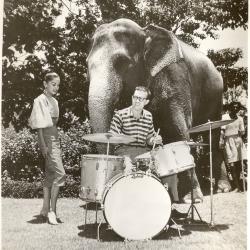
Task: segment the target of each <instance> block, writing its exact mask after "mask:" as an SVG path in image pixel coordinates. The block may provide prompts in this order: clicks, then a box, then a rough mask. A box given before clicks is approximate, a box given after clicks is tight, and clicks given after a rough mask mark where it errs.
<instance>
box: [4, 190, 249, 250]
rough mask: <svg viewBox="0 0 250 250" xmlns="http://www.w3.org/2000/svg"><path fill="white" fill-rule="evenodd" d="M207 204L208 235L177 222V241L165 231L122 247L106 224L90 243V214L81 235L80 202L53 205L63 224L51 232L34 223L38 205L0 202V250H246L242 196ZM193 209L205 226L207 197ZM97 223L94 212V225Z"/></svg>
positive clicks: (38, 201)
mask: <svg viewBox="0 0 250 250" xmlns="http://www.w3.org/2000/svg"><path fill="white" fill-rule="evenodd" d="M213 200H214V222H215V228H214V229H211V228H209V227H208V226H207V225H202V226H192V225H188V224H185V223H184V222H183V221H182V222H181V224H182V225H183V229H184V231H182V238H179V236H178V233H177V231H176V230H174V229H172V228H170V229H169V230H168V231H163V232H162V233H161V234H159V235H158V236H156V237H155V238H154V239H153V240H151V241H129V242H126V243H124V241H123V239H122V238H120V237H119V236H117V235H116V234H115V233H114V232H113V231H112V230H107V225H106V224H104V225H103V226H102V227H101V239H102V241H101V242H98V241H97V240H96V229H95V228H96V227H95V224H94V222H95V211H94V210H90V211H89V213H88V222H87V226H86V229H85V230H83V229H84V227H83V224H84V213H83V212H84V208H83V201H81V200H80V199H59V201H58V210H59V215H60V218H61V219H62V220H63V222H64V223H63V224H60V225H58V226H52V225H49V224H47V223H45V222H43V221H41V219H39V218H37V215H38V213H39V211H40V208H41V204H42V200H41V199H7V198H2V249H11V250H15V249H18V250H20V249H25V250H28V249H84V250H87V249H109V250H110V249H175V250H177V249H185V250H186V249H192V250H196V249H199V250H200V249H226V250H230V249H237V250H240V249H246V248H247V225H246V224H247V216H246V205H247V202H246V194H243V193H225V194H216V195H214V199H213ZM176 207H177V209H178V210H179V211H182V212H187V210H188V208H189V205H187V204H178V205H177V206H176ZM196 207H197V209H198V211H199V213H200V215H201V217H202V219H203V220H204V221H206V222H210V196H205V199H204V202H203V203H202V204H196ZM101 217H102V213H101V212H99V214H98V220H100V219H101ZM130 226H131V227H132V226H133V225H130Z"/></svg>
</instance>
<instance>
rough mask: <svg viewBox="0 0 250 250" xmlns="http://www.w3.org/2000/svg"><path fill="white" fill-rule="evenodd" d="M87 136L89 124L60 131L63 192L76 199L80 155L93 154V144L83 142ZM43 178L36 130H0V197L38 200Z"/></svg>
mask: <svg viewBox="0 0 250 250" xmlns="http://www.w3.org/2000/svg"><path fill="white" fill-rule="evenodd" d="M88 133H90V127H89V124H88V121H86V122H84V123H76V124H74V125H72V127H71V128H70V129H69V130H68V131H66V132H64V131H63V130H62V129H59V135H60V140H61V149H62V159H63V164H64V168H65V171H66V174H67V181H66V185H65V187H64V188H63V189H62V190H63V193H62V196H64V197H78V190H79V184H80V166H79V164H80V159H81V155H82V154H89V153H94V152H96V151H95V148H94V147H93V144H91V143H89V142H87V141H85V140H83V136H84V135H85V134H88ZM43 175H44V164H43V157H42V155H41V153H40V150H39V146H38V138H37V133H36V131H31V130H30V129H27V128H25V129H23V130H21V131H19V132H16V131H15V130H14V128H13V127H9V128H7V129H4V128H2V189H3V190H2V195H4V196H9V197H15V198H21V197H22V198H28V197H29V198H32V197H39V195H40V194H39V192H40V191H41V190H42V184H41V183H42V180H43ZM19 188H20V189H22V188H23V191H22V190H20V191H19V190H18V189H19ZM39 190H40V191H39ZM29 192H31V194H28V193H29Z"/></svg>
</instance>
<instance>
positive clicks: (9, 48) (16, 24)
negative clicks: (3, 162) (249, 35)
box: [2, 0, 247, 129]
mask: <svg viewBox="0 0 250 250" xmlns="http://www.w3.org/2000/svg"><path fill="white" fill-rule="evenodd" d="M70 2H71V3H72V4H74V6H75V7H76V9H78V11H75V12H74V11H72V10H71V9H70V6H67V5H66V1H61V0H40V1H33V2H32V1H29V0H19V1H14V0H5V2H4V11H5V18H4V30H3V33H4V35H3V105H2V107H3V109H2V114H3V125H4V126H5V127H6V126H8V125H9V123H10V122H11V123H12V124H13V125H14V126H15V128H16V129H20V128H22V127H24V126H27V119H28V116H29V114H30V110H31V106H32V100H33V99H34V97H36V96H37V95H38V94H39V93H41V91H42V81H43V76H44V74H45V72H47V71H50V70H53V71H56V72H58V73H59V75H60V77H61V90H60V96H59V97H58V98H59V103H60V105H61V107H60V110H61V113H60V115H61V117H60V121H61V124H60V125H61V126H62V127H63V128H64V129H67V128H68V127H69V126H68V125H67V124H68V123H70V122H72V117H75V116H76V117H77V118H79V120H80V121H81V120H85V118H86V117H87V116H88V109H87V95H88V84H89V83H88V77H87V65H86V58H87V55H88V52H89V48H90V45H91V36H92V34H93V32H94V30H95V29H96V27H97V25H99V24H101V23H103V22H108V21H112V20H115V19H117V18H120V17H126V18H131V19H133V20H134V21H136V22H137V23H138V24H140V25H141V26H146V25H147V24H149V23H154V24H157V25H159V26H162V27H164V28H166V29H169V30H172V31H173V32H174V33H175V34H176V35H178V36H179V37H180V38H181V39H183V40H184V41H186V42H187V43H189V44H191V45H193V46H195V47H198V40H197V38H200V39H204V38H206V37H208V36H210V37H213V38H216V36H217V33H216V32H217V30H218V28H222V29H224V28H233V29H234V28H237V27H243V28H245V29H246V28H247V1H246V0H238V1H236V0H230V1H222V0H204V1H198V0H193V1H190V0H182V1H181V0H167V1H166V0H154V1H149V0H144V1H142V0H127V1H125V0H116V1H114V0H109V1H108V0H102V1H101V0H96V2H94V1H92V0H75V1H72V0H71V1H70ZM65 6H67V8H66V7H65ZM65 8H66V9H67V10H68V13H67V15H66V19H65V26H63V27H58V26H55V22H56V18H57V17H58V16H59V15H61V14H62V12H63V10H64V9H65ZM218 67H219V66H218ZM223 70H226V71H223ZM221 72H222V74H223V77H224V78H225V79H232V77H231V76H230V75H235V76H236V75H237V77H238V78H239V79H240V77H241V75H242V74H243V75H245V76H246V70H245V69H242V70H241V73H239V72H238V71H237V72H238V73H236V71H235V69H234V68H232V67H231V68H230V70H229V67H227V69H225V68H221ZM235 79H236V78H235ZM239 79H238V80H237V82H239V81H241V80H239ZM225 81H226V82H227V80H225ZM235 81H236V80H235ZM228 84H231V81H230V82H229V81H228ZM228 84H227V85H228Z"/></svg>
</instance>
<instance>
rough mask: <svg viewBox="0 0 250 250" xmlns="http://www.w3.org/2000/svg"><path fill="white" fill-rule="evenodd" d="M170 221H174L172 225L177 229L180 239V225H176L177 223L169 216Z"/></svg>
mask: <svg viewBox="0 0 250 250" xmlns="http://www.w3.org/2000/svg"><path fill="white" fill-rule="evenodd" d="M171 221H172V222H173V223H174V225H175V228H174V229H176V230H177V231H178V234H179V237H180V239H181V230H180V225H178V224H177V223H176V222H175V221H174V219H173V218H171Z"/></svg>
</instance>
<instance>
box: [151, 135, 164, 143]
mask: <svg viewBox="0 0 250 250" xmlns="http://www.w3.org/2000/svg"><path fill="white" fill-rule="evenodd" d="M151 141H152V145H153V144H154V143H155V144H162V137H161V136H160V135H157V136H155V137H153V139H152V140H151Z"/></svg>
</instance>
